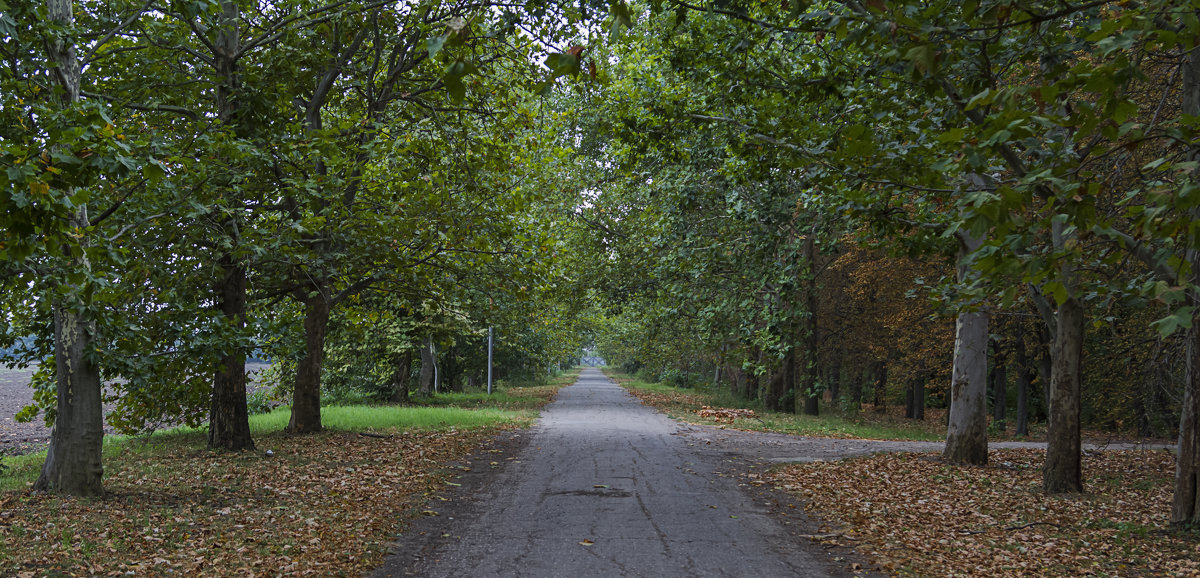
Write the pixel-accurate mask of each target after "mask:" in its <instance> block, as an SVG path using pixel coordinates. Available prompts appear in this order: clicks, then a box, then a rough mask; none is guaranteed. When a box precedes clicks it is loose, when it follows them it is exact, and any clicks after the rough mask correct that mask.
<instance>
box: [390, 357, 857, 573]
mask: <svg viewBox="0 0 1200 578" xmlns="http://www.w3.org/2000/svg"><path fill="white" fill-rule="evenodd" d="M679 429H680V427H679V425H678V424H677V423H676V422H674V421H672V420H671V419H669V418H667V417H666V416H664V415H662V414H660V413H658V412H657V411H654V410H653V409H651V408H648V407H645V406H643V405H641V404H640V403H639V402H638V401H637V400H636V399H635V398H633V397H632V396H630V395H629V394H628V393H626V392H625V390H623V389H622V388H620V387H619V386H617V385H616V384H615V383H613V382H612V381H610V380H608V379H607V378H606V377H604V375H603V374H602V373H600V372H599V371H598V370H595V369H587V370H585V371H584V372H583V373H582V374H581V375H580V377H579V380H578V381H577V382H576V383H575V384H574V385H572V386H570V387H567V388H564V389H562V390H560V392H559V394H558V397H557V399H556V401H555V402H554V403H553V404H551V405H549V406H547V408H546V410H545V411H544V412H543V414H542V418H541V420H539V422H538V425H537V426H535V427H534V429H533V430H532V431H531V432H530V433H529V436H530V438H529V440H528V444H527V445H526V446H525V447H524V449H523V450H521V451H520V453H518V454H517V455H516V456H515V457H512V456H510V457H509V460H510V461H509V463H507V464H506V465H505V466H504V467H503V468H501V469H499V470H498V471H496V472H492V473H491V474H490V475H492V476H494V477H493V478H492V479H489V480H488V482H487V485H486V487H485V488H484V489H482V490H480V491H479V494H480V495H476V496H474V499H473V504H474V506H473V507H471V508H468V509H467V510H465V511H464V510H461V509H460V510H459V511H458V514H457V515H458V516H459V517H458V518H456V519H455V518H450V519H448V517H447V516H445V515H443V516H442V518H441V519H439V520H437V524H436V525H435V526H436V529H434V528H435V526H431V525H429V524H426V525H424V526H422V528H423V530H421V533H422V534H424V533H426V532H429V533H435V532H436V533H437V538H438V539H437V540H433V541H430V540H428V539H427V540H425V541H424V542H421V543H422V544H423V545H421V546H416V545H415V544H417V543H418V542H420V541H417V542H414V541H413V540H412V539H411V538H412V537H411V536H410V537H409V538H410V539H409V540H407V541H406V540H405V538H404V537H402V539H401V541H400V542H399V543H398V549H399V551H398V552H397V554H396V555H394V556H392V557H390V558H389V559H388V562H387V565H385V566H384V567H383V568H380V570H379V571H378V572H377V573H376V574H375V575H376V576H405V575H420V576H456V577H457V576H473V577H479V576H555V577H567V578H584V577H588V576H605V577H613V576H656V577H658V576H663V577H665V576H827V575H830V574H829V573H830V570H831V569H832V567H831V566H829V562H828V561H827V560H824V559H823V555H822V554H821V553H820V552H819V550H818V552H817V553H812V552H810V551H809V549H811V548H814V547H813V546H812V545H811V542H810V541H808V540H803V541H798V540H797V539H796V538H794V537H792V536H790V535H789V533H788V530H787V529H786V528H785V527H784V526H782V525H781V524H780V523H779V522H778V521H777V520H776V519H774V518H772V517H770V516H769V515H768V513H767V511H766V509H765V508H764V507H763V506H761V505H759V504H756V503H755V502H754V501H753V500H752V499H751V498H750V496H749V495H748V494H747V493H745V492H744V491H743V490H741V489H739V488H738V485H737V481H736V479H734V478H733V477H726V476H724V475H721V474H719V473H718V472H717V471H716V469H715V468H717V467H718V466H719V460H717V459H714V458H713V457H712V455H709V454H706V453H704V452H703V451H701V450H700V449H698V448H697V447H695V444H693V443H689V441H688V438H687V437H686V436H682V435H678V433H679ZM497 451H498V450H497ZM710 453H711V452H710ZM501 459H503V458H501ZM495 463H496V462H493V467H495ZM410 531H411V532H416V531H417V530H410ZM417 550H420V551H419V552H417ZM834 574H841V573H840V572H836V570H834Z"/></svg>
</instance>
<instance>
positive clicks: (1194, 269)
mask: <svg viewBox="0 0 1200 578" xmlns="http://www.w3.org/2000/svg"><path fill="white" fill-rule="evenodd" d="M1182 112H1183V114H1185V115H1192V116H1196V115H1200V48H1191V49H1190V50H1188V52H1187V58H1186V59H1185V60H1184V66H1183V106H1182ZM1188 160H1191V161H1196V160H1200V147H1192V150H1190V151H1189V159H1188ZM1198 177H1200V171H1193V172H1192V178H1193V179H1196V178H1198ZM1198 221H1200V208H1195V209H1192V222H1193V223H1195V222H1198ZM1193 231H1194V229H1193ZM1190 237H1191V238H1189V239H1188V249H1187V253H1186V260H1187V263H1188V265H1189V266H1190V268H1191V273H1192V279H1191V281H1192V288H1191V290H1190V291H1188V305H1190V306H1192V307H1193V309H1192V327H1191V328H1190V329H1188V332H1187V337H1186V338H1187V360H1186V366H1185V370H1184V371H1185V373H1184V388H1183V406H1182V409H1181V413H1180V417H1179V450H1178V452H1179V453H1178V454H1177V457H1176V460H1175V495H1174V497H1173V499H1172V501H1171V524H1173V525H1177V526H1179V525H1184V524H1191V525H1200V294H1198V293H1197V292H1198V291H1200V238H1196V236H1195V235H1194V233H1193V234H1192V235H1190Z"/></svg>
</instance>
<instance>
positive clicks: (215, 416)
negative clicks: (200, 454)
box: [208, 255, 254, 451]
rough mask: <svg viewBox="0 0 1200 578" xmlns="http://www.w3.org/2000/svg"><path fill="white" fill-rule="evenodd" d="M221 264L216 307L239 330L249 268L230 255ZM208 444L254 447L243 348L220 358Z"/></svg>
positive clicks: (233, 448)
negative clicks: (248, 408) (247, 404)
mask: <svg viewBox="0 0 1200 578" xmlns="http://www.w3.org/2000/svg"><path fill="white" fill-rule="evenodd" d="M219 264H220V268H221V271H224V275H223V276H222V277H221V279H220V280H218V282H217V284H216V286H215V287H214V288H213V289H214V292H215V293H216V295H217V307H218V308H219V309H220V311H221V313H222V315H224V316H225V319H227V320H228V321H229V322H230V323H232V324H233V325H234V327H235V329H236V330H238V331H240V330H241V329H242V328H243V327H245V325H246V269H245V268H244V267H243V266H242V265H241V264H240V263H238V262H236V260H235V259H234V257H232V256H230V255H225V256H224V257H222V259H221V260H220V262H219ZM208 447H209V448H211V449H224V450H234V451H236V450H244V449H253V448H254V440H253V438H251V437H250V414H249V411H248V410H247V408H246V354H245V353H244V352H243V351H242V350H241V349H240V348H239V349H234V350H233V351H231V352H230V353H228V354H227V355H225V357H224V358H222V359H221V368H220V369H218V370H217V374H216V376H215V377H214V378H213V391H212V405H211V407H210V410H209V414H208Z"/></svg>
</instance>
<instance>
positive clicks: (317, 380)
mask: <svg viewBox="0 0 1200 578" xmlns="http://www.w3.org/2000/svg"><path fill="white" fill-rule="evenodd" d="M317 289H318V290H317V291H314V292H313V294H311V295H309V296H308V297H307V298H306V299H305V300H304V357H303V358H302V359H301V360H300V363H299V364H297V365H296V383H295V387H294V390H293V392H292V396H293V397H292V419H291V421H289V422H288V431H290V432H292V433H299V434H304V433H313V432H319V431H321V366H322V364H323V363H324V362H325V333H326V330H327V329H328V327H329V293H328V292H329V285H328V283H319V284H318V285H317Z"/></svg>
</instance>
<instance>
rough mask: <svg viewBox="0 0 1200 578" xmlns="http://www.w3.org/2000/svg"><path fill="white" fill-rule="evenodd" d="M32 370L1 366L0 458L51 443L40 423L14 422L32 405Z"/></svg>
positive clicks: (259, 366) (254, 367) (250, 367)
mask: <svg viewBox="0 0 1200 578" xmlns="http://www.w3.org/2000/svg"><path fill="white" fill-rule="evenodd" d="M267 367H268V364H266V363H247V364H246V370H247V371H248V372H250V373H251V374H252V375H253V374H255V373H257V372H258V371H261V370H263V369H265V368H267ZM35 369H36V367H26V368H22V369H9V368H7V367H3V366H0V454H4V453H25V452H27V451H31V450H34V449H40V447H41V446H42V445H43V444H45V443H46V442H47V441H49V439H50V429H49V428H47V427H46V426H45V424H43V423H42V421H41V420H40V419H38V420H34V421H33V422H30V423H18V422H17V421H16V420H14V419H13V416H14V415H16V413H17V412H18V411H21V408H23V407H25V406H27V405H29V404H30V403H32V402H33V389H32V388H30V387H29V376H31V375H32V374H33V372H34V370H35Z"/></svg>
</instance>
